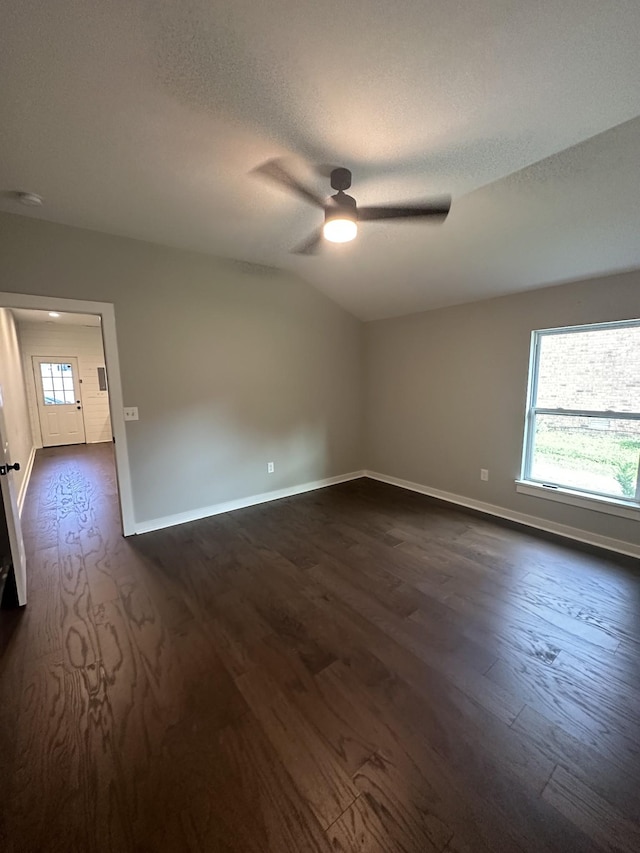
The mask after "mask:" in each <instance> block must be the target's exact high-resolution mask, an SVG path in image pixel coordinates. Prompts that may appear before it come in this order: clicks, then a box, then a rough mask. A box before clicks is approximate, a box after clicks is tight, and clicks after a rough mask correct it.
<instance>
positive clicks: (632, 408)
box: [520, 321, 640, 508]
mask: <svg viewBox="0 0 640 853" xmlns="http://www.w3.org/2000/svg"><path fill="white" fill-rule="evenodd" d="M639 463H640V321H627V322H620V323H602V324H600V325H597V326H576V327H574V328H566V329H546V330H543V331H538V332H534V333H533V337H532V347H531V364H530V369H529V400H528V407H527V421H526V427H525V442H524V454H523V462H522V480H521V481H520V482H521V483H524V484H527V483H528V484H531V485H537V486H538V487H541V488H546V489H549V490H551V491H553V490H568V491H571V492H576V493H581V494H582V495H583V496H584V497H587V498H588V497H592V498H598V499H600V500H608V501H609V502H610V503H618V504H619V503H626V504H627V505H628V506H629V507H631V508H633V507H634V505H636V506H637V505H638V504H640V478H639ZM522 491H526V489H522Z"/></svg>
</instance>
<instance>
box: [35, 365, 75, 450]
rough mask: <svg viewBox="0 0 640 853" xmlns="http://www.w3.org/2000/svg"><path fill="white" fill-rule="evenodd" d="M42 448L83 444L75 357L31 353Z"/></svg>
mask: <svg viewBox="0 0 640 853" xmlns="http://www.w3.org/2000/svg"><path fill="white" fill-rule="evenodd" d="M33 373H34V376H35V380H36V394H37V397H38V416H39V418H40V431H41V433H42V445H43V447H53V446H58V445H61V444H84V441H85V433H84V418H83V417H82V398H81V397H80V380H79V377H78V359H77V358H45V357H40V356H35V355H34V356H33Z"/></svg>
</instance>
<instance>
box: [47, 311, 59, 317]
mask: <svg viewBox="0 0 640 853" xmlns="http://www.w3.org/2000/svg"><path fill="white" fill-rule="evenodd" d="M49 316H50V317H59V316H60V315H59V314H58V312H57V311H49Z"/></svg>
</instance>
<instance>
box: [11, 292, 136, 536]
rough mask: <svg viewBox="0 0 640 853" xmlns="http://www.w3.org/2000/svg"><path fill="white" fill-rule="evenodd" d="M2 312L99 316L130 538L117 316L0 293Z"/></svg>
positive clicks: (77, 303) (81, 302) (106, 305)
mask: <svg viewBox="0 0 640 853" xmlns="http://www.w3.org/2000/svg"><path fill="white" fill-rule="evenodd" d="M0 307H2V308H32V309H36V310H39V311H59V312H61V313H67V314H98V315H99V316H100V317H101V319H102V323H101V326H102V339H103V341H104V358H105V365H106V368H107V376H108V377H109V381H108V384H107V388H108V394H109V409H110V414H111V430H112V432H113V437H114V438H115V448H114V449H115V456H116V473H117V476H118V494H119V499H120V512H121V515H122V532H123V533H124V535H125V536H131V535H133V534H134V533H135V532H136V529H135V517H134V513H133V490H132V487H131V468H130V465H129V448H128V446H127V433H126V428H125V423H124V402H123V396H122V381H121V378H120V357H119V355H118V339H117V336H116V313H115V308H114V306H113V303H111V302H89V301H87V300H85V299H66V298H63V297H61V296H31V295H29V294H26V293H3V292H0Z"/></svg>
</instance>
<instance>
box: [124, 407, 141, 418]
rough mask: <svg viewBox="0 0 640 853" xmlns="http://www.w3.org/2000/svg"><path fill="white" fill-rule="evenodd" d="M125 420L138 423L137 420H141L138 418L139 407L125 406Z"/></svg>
mask: <svg viewBox="0 0 640 853" xmlns="http://www.w3.org/2000/svg"><path fill="white" fill-rule="evenodd" d="M124 419H125V421H137V420H139V418H138V407H137V406H125V409H124Z"/></svg>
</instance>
